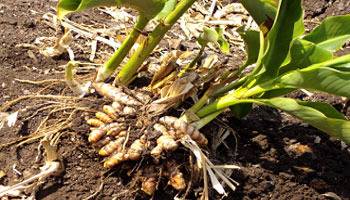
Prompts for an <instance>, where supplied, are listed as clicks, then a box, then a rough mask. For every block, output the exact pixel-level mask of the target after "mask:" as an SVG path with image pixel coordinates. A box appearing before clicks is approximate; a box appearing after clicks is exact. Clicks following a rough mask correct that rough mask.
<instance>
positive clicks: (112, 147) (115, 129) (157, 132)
mask: <svg viewBox="0 0 350 200" xmlns="http://www.w3.org/2000/svg"><path fill="white" fill-rule="evenodd" d="M95 88H96V90H97V92H98V93H100V94H101V95H103V96H106V97H109V98H111V99H112V100H113V103H112V104H111V105H104V106H103V112H97V113H96V114H95V118H90V119H88V120H87V123H88V124H89V125H90V126H91V132H90V134H89V142H91V143H92V144H93V145H94V146H95V147H97V148H98V149H99V151H98V153H99V155H101V156H104V157H106V159H105V161H104V167H106V168H112V167H115V166H117V165H119V164H120V163H122V162H125V161H138V160H141V158H145V157H149V158H152V160H153V163H154V164H155V165H157V164H158V163H159V161H160V159H166V155H167V153H169V152H173V151H175V150H176V149H178V147H179V145H180V140H181V139H182V138H183V137H184V136H186V135H188V136H190V137H191V138H192V139H193V140H194V141H196V142H197V143H198V144H199V145H206V144H207V142H208V141H207V139H206V138H205V136H204V135H203V134H201V133H200V132H199V131H198V130H197V129H196V128H195V127H193V126H192V125H190V124H188V123H186V122H185V121H182V120H180V119H178V118H176V117H171V116H163V117H161V118H159V119H158V118H153V119H148V118H147V115H146V114H145V112H143V111H142V110H143V108H145V104H144V103H141V102H142V101H140V99H139V98H137V97H133V96H130V95H127V94H126V93H124V92H123V90H122V89H120V88H116V87H113V86H111V85H109V84H103V83H101V84H98V85H95ZM139 96H140V95H139ZM143 98H145V97H143ZM163 176H166V177H168V178H169V185H171V186H172V187H173V188H175V189H176V190H183V189H185V187H186V182H185V179H184V178H183V174H182V172H181V171H180V170H174V171H172V172H169V173H165V175H163ZM156 183H157V178H156V176H151V177H145V178H144V180H143V182H142V187H141V188H142V190H143V191H144V192H145V193H147V194H149V195H152V194H153V192H154V191H155V188H156V185H157V184H156Z"/></svg>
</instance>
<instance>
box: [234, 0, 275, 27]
mask: <svg viewBox="0 0 350 200" xmlns="http://www.w3.org/2000/svg"><path fill="white" fill-rule="evenodd" d="M239 2H240V3H241V4H242V5H243V6H244V8H245V9H246V10H247V11H248V12H249V14H250V15H251V16H252V17H253V19H254V21H255V22H256V23H257V24H258V25H259V27H260V29H261V31H263V33H264V34H267V32H268V31H269V30H270V29H271V27H272V24H273V21H274V19H275V16H276V13H277V6H278V0H240V1H239Z"/></svg>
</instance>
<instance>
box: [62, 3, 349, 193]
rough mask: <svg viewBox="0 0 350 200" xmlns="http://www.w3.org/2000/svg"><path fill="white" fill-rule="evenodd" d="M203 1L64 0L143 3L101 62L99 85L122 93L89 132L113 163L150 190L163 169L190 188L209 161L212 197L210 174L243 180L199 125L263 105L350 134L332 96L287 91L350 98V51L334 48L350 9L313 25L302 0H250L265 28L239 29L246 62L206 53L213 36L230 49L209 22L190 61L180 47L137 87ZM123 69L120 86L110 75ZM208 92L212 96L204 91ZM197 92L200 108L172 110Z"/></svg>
mask: <svg viewBox="0 0 350 200" xmlns="http://www.w3.org/2000/svg"><path fill="white" fill-rule="evenodd" d="M194 2H195V0H181V1H176V0H168V1H166V0H144V1H139V0H136V1H127V0H125V1H124V0H117V1H115V0H102V1H97V0H96V1H94V0H92V1H88V0H60V1H59V3H58V16H59V17H60V18H63V17H64V16H65V15H66V14H68V13H69V12H76V11H83V10H85V9H88V8H92V7H97V6H126V7H131V8H134V9H136V10H137V11H138V12H139V17H138V20H137V22H136V24H135V26H134V28H133V30H132V31H131V33H130V35H129V36H128V37H127V38H126V40H125V41H124V42H123V44H122V45H121V47H120V48H119V49H118V50H117V51H116V52H115V53H114V55H113V56H112V57H111V58H110V59H109V60H108V61H107V62H106V63H105V64H104V65H103V67H101V68H100V69H99V71H98V74H97V77H96V80H95V82H94V83H93V84H92V86H93V87H94V88H95V90H96V92H97V93H99V94H100V95H102V96H104V97H106V98H108V99H109V100H110V101H112V102H111V103H110V104H107V105H103V108H102V111H100V112H96V113H95V117H91V118H89V119H87V123H88V124H89V125H90V129H91V132H90V133H89V136H88V140H89V142H90V143H92V146H93V147H94V148H96V149H97V150H98V153H99V155H101V156H103V157H105V158H106V159H105V160H104V166H105V167H106V168H109V169H110V168H113V167H116V166H120V165H123V164H126V165H128V167H129V168H130V171H131V173H130V175H131V176H132V175H134V177H135V178H136V179H137V182H138V183H139V184H138V185H139V187H140V188H141V190H142V191H144V192H145V193H146V194H148V195H153V194H154V192H155V191H156V190H157V188H158V186H159V184H160V182H161V178H162V177H166V178H167V180H168V184H169V185H171V186H172V187H173V188H174V189H175V190H179V191H184V190H185V189H186V188H189V187H191V181H192V180H191V178H192V176H195V175H193V174H194V173H195V171H196V170H198V168H199V169H201V170H202V177H203V179H204V190H203V197H204V198H206V199H208V182H209V181H208V175H209V178H210V181H211V183H212V186H213V188H214V189H215V190H216V191H218V192H219V193H220V194H225V190H224V188H223V186H222V185H221V184H220V182H219V180H218V178H220V179H221V180H222V181H224V182H225V184H227V185H228V186H229V187H230V188H231V189H233V190H234V189H235V186H236V185H238V183H236V182H235V181H233V180H231V179H230V178H229V177H227V176H226V175H224V173H222V169H220V168H218V166H214V164H213V163H211V161H210V160H209V159H208V158H207V156H206V154H205V153H203V151H202V150H201V149H202V148H206V145H207V143H208V140H207V138H206V137H205V135H204V134H202V133H200V132H199V129H201V128H202V127H203V126H205V125H206V124H208V123H209V122H211V121H212V120H213V119H215V118H216V117H217V116H218V115H219V114H221V113H222V112H224V111H226V110H228V109H230V110H231V111H232V113H233V114H234V115H235V116H237V117H244V116H245V115H247V114H248V113H249V111H250V110H251V108H252V105H253V104H258V105H266V106H271V107H273V108H277V109H280V110H282V111H284V112H286V113H289V114H291V115H293V116H295V117H297V118H299V119H301V120H303V121H305V122H307V123H309V124H310V125H312V126H314V127H316V128H318V129H320V130H322V131H324V132H326V133H328V134H329V135H330V136H333V137H337V138H339V139H342V140H343V141H345V142H347V143H350V122H349V121H348V120H347V119H346V117H345V116H343V114H341V113H340V112H338V111H337V110H336V109H335V108H333V107H332V106H331V105H328V104H325V103H322V102H306V101H301V100H295V99H292V98H286V97H283V96H284V95H286V94H288V93H290V92H292V91H295V90H298V89H305V90H315V91H321V92H327V93H330V94H334V95H339V96H343V97H348V98H349V97H350V86H349V84H350V73H349V66H350V56H349V55H345V56H340V57H336V56H335V55H334V52H335V51H337V50H339V49H340V48H341V47H342V46H343V44H344V43H345V42H346V41H348V40H349V39H350V26H349V25H350V16H349V15H346V16H335V17H330V18H327V19H326V20H324V21H323V22H322V23H321V25H320V26H319V27H317V28H316V29H314V30H313V31H311V33H308V34H305V32H304V24H303V10H302V7H301V0H295V1H289V0H280V1H278V3H277V1H265V0H244V1H243V0H242V1H241V3H242V4H243V6H244V7H245V8H246V9H247V10H248V12H249V13H250V14H251V16H252V17H253V18H254V20H255V21H256V23H257V24H258V25H259V28H260V30H251V29H249V27H241V28H240V29H239V30H238V31H239V33H240V34H241V37H242V38H243V40H244V41H245V43H246V51H247V57H248V59H247V61H246V63H245V64H244V65H242V66H241V67H240V68H239V69H237V70H233V69H222V68H220V67H219V66H217V65H215V61H214V60H215V59H214V58H212V57H210V56H209V57H208V58H206V59H205V61H204V62H202V63H201V62H200V61H201V60H202V57H203V56H202V55H203V52H204V51H205V48H206V47H207V46H208V45H209V44H214V45H217V44H218V45H219V47H220V49H221V50H222V51H223V52H226V53H227V51H228V49H229V48H228V43H227V42H226V41H225V39H224V36H223V30H222V29H219V28H215V29H214V28H208V27H204V28H203V33H202V35H201V36H200V37H199V38H198V43H199V45H200V50H199V51H198V52H197V53H196V55H195V57H194V58H193V59H192V60H191V61H190V62H189V63H187V64H185V65H183V66H178V64H177V63H176V61H177V60H178V59H179V57H181V54H180V53H179V52H178V51H173V52H170V53H168V54H167V55H165V57H166V59H163V62H162V64H161V65H160V66H159V69H158V71H157V72H156V73H155V74H154V75H153V79H152V81H151V83H150V85H149V86H148V87H142V88H136V89H129V88H128V87H127V86H128V84H130V83H131V82H132V81H133V80H134V79H135V78H136V76H137V73H138V70H139V68H140V67H141V65H142V64H143V63H144V61H145V60H146V59H147V58H148V57H149V56H150V54H151V53H152V51H153V50H154V48H155V47H156V46H157V45H158V43H159V42H160V41H161V39H162V38H163V37H164V35H165V34H166V32H167V31H168V30H169V29H170V28H171V27H172V26H173V25H174V24H175V22H176V21H177V20H178V19H179V18H180V17H181V16H182V15H183V13H184V12H186V11H187V10H188V9H189V7H190V6H191V5H192V4H193V3H194ZM152 19H155V20H157V22H158V25H157V26H156V28H155V29H154V30H153V31H152V32H151V33H149V34H148V36H147V38H146V39H145V40H144V41H143V42H142V44H141V45H140V46H139V47H138V49H137V50H136V51H135V52H134V53H133V55H131V57H130V58H129V60H128V61H127V62H126V64H125V65H124V66H122V67H121V68H118V67H119V65H120V64H121V63H122V61H123V59H125V57H126V56H127V54H128V53H129V51H130V49H131V48H132V46H133V45H134V43H135V42H136V40H137V38H138V37H139V35H140V34H143V29H144V28H145V26H146V25H147V24H148V22H149V21H150V20H152ZM74 65H75V63H72V62H71V63H69V64H68V65H67V68H66V77H67V78H66V79H67V80H66V81H67V83H68V84H69V86H70V87H71V88H73V89H74V88H79V89H81V88H83V87H82V86H80V85H79V83H77V82H76V81H74V79H73V72H72V70H73V68H74ZM251 69H252V71H251V72H249V70H251ZM116 71H117V75H116V77H115V83H116V85H117V87H115V86H113V85H111V84H108V83H104V81H105V80H106V79H108V78H110V77H111V76H112V74H113V73H114V72H116ZM84 92H86V88H85V89H84ZM77 93H82V92H81V90H79V91H77ZM199 94H201V95H202V96H201V98H200V99H197V98H196V97H197V95H199ZM188 97H192V98H193V99H194V100H195V103H194V104H193V105H192V107H190V108H189V109H187V110H186V111H185V112H184V113H183V115H182V116H179V117H173V116H168V115H169V114H168V113H167V112H166V111H167V110H169V109H170V108H175V107H179V106H180V105H181V103H182V102H184V101H185V99H187V98H188ZM101 107H102V106H101ZM181 146H184V147H186V152H188V150H190V151H191V152H193V154H194V156H195V157H196V160H197V168H196V167H193V163H192V161H190V160H186V163H183V162H182V163H180V162H179V160H177V159H176V158H174V155H175V153H176V151H179V150H181V148H180V147H181ZM189 155H190V156H189V157H191V156H192V154H191V153H189ZM225 167H226V168H234V167H235V166H225ZM194 168H196V169H194ZM135 169H140V170H139V171H138V170H135ZM173 169H175V170H173ZM135 171H138V172H135ZM189 172H190V173H189ZM185 173H189V174H191V178H187V176H184V174H185ZM185 196H186V193H185Z"/></svg>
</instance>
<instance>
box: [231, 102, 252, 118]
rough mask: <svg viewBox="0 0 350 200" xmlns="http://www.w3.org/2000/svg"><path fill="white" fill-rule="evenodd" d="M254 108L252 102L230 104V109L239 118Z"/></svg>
mask: <svg viewBox="0 0 350 200" xmlns="http://www.w3.org/2000/svg"><path fill="white" fill-rule="evenodd" d="M252 108H253V104H252V103H242V104H239V105H233V106H230V110H231V112H232V113H233V115H234V116H235V117H237V118H239V119H241V118H243V117H245V116H247V115H248V114H249V113H250V111H251V110H252Z"/></svg>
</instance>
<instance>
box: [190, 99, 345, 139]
mask: <svg viewBox="0 0 350 200" xmlns="http://www.w3.org/2000/svg"><path fill="white" fill-rule="evenodd" d="M242 103H256V104H261V105H266V106H270V107H273V108H276V109H280V110H282V111H284V112H286V113H288V114H290V115H293V116H295V117H297V118H299V119H301V120H303V121H304V122H306V123H308V124H310V125H312V126H314V127H315V128H318V129H320V130H322V131H324V132H326V133H328V134H329V135H330V136H333V137H337V138H339V139H341V140H343V141H344V142H346V143H348V144H350V121H349V120H345V119H346V118H345V117H344V116H342V114H341V113H339V112H338V111H337V110H336V109H334V108H332V106H330V105H328V104H325V103H315V102H311V103H310V102H302V101H297V100H294V99H291V98H272V99H225V101H223V102H220V100H218V101H216V102H214V103H212V104H210V105H209V106H207V107H206V108H204V109H201V110H200V111H198V112H197V115H198V116H199V117H202V115H204V116H205V114H208V113H210V111H216V110H220V109H224V108H227V107H229V106H233V105H237V106H238V105H239V104H242Z"/></svg>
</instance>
